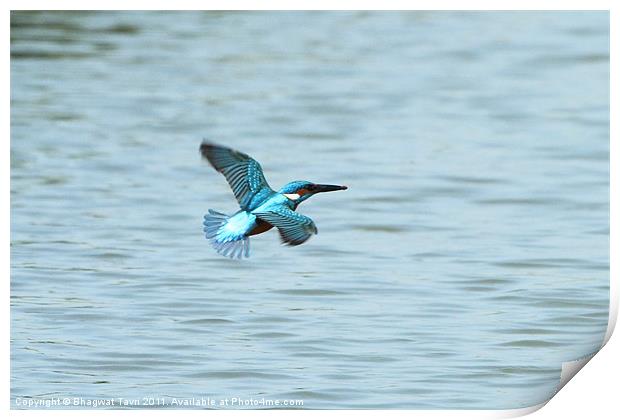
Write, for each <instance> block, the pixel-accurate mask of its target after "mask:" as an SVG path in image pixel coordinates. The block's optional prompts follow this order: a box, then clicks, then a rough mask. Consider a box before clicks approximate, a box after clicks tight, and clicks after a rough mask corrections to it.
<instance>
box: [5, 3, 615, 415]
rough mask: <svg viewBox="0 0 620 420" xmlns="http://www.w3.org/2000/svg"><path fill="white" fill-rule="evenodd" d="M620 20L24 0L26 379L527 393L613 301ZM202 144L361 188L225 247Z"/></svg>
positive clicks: (532, 397) (352, 396)
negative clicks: (294, 243)
mask: <svg viewBox="0 0 620 420" xmlns="http://www.w3.org/2000/svg"><path fill="white" fill-rule="evenodd" d="M608 42H609V26H608V14H607V13H604V12H594V13H586V12H574V13H573V12H551V13H545V12H537V13H525V12H519V13H514V12H513V13H510V12H507V13H473V12H470V13H464V12H461V13H448V12H439V13H429V12H418V13H368V12H365V13H339V12H338V13H336V12H332V13H301V12H298V13H219V12H218V13H154V12H153V13H139V12H125V13H112V12H107V13H66V12H56V13H22V12H18V13H13V14H12V15H11V55H12V60H11V88H12V91H11V103H12V105H11V267H12V271H11V290H12V298H11V303H12V309H11V338H12V342H11V357H12V365H11V379H12V382H11V394H12V404H13V406H14V407H15V399H16V398H22V397H25V398H53V397H75V396H81V397H85V398H118V397H124V398H137V399H141V398H142V397H147V396H150V397H161V398H168V397H180V398H188V397H199V396H208V397H212V398H215V399H218V400H219V399H222V398H227V397H229V398H230V397H241V398H262V397H265V398H269V399H303V400H304V407H305V408H515V407H523V406H527V405H532V404H535V403H539V402H541V401H543V400H546V399H547V398H549V397H550V396H551V395H552V394H553V392H554V390H555V388H556V386H557V384H558V381H559V375H560V369H561V363H562V362H564V361H567V360H571V359H575V358H577V357H580V356H582V355H585V354H588V353H590V352H592V351H595V350H596V349H598V347H599V346H600V344H601V342H602V339H603V336H604V332H605V329H606V325H607V317H608V309H607V308H608V300H609V288H608V285H609V252H608V244H609V102H608V92H609V61H608V55H609V51H608ZM203 137H208V138H210V139H212V140H213V141H216V142H219V143H222V144H225V145H229V146H231V147H234V148H237V149H239V150H242V151H244V152H246V153H248V154H250V155H252V156H253V157H255V158H256V159H257V160H259V161H260V162H261V163H262V165H263V168H264V169H265V172H266V176H267V179H268V180H269V182H270V184H271V185H272V186H273V187H276V188H279V187H280V186H281V185H283V184H284V183H286V182H288V181H290V180H293V179H310V180H312V181H316V182H324V183H338V184H345V185H348V186H349V190H348V191H345V192H339V193H331V194H325V195H322V196H318V197H315V198H313V199H311V200H309V201H308V202H306V203H304V204H303V205H302V206H300V208H299V210H300V212H302V213H304V214H306V215H309V216H310V217H312V218H313V219H314V220H315V222H316V224H317V226H318V228H319V235H318V236H316V237H313V238H312V239H311V240H310V241H309V242H308V243H306V244H304V245H303V246H300V247H296V248H286V247H282V246H280V245H279V238H278V235H277V233H276V232H275V231H270V232H268V233H266V234H264V235H261V236H259V237H255V238H253V240H252V254H253V255H252V258H251V259H250V260H248V261H242V262H239V261H230V260H227V259H225V258H222V257H220V256H219V255H217V254H216V253H215V252H214V251H213V250H212V249H211V247H210V246H209V244H208V243H207V241H206V240H205V239H204V237H203V234H202V227H201V222H202V216H203V214H204V213H206V211H207V209H209V208H213V209H216V210H219V211H223V212H233V211H235V210H236V202H235V201H234V198H233V196H232V194H231V192H230V190H229V188H228V186H227V185H226V182H225V180H224V178H223V177H222V176H220V175H219V174H217V173H216V172H215V171H214V170H212V169H211V168H210V167H209V166H208V165H207V164H205V163H204V162H202V161H201V159H200V157H199V154H198V145H199V143H200V141H201V139H202V138H203Z"/></svg>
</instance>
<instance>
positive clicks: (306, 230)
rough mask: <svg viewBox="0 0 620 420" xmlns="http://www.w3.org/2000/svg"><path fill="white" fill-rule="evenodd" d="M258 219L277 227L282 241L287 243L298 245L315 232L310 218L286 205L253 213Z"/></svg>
mask: <svg viewBox="0 0 620 420" xmlns="http://www.w3.org/2000/svg"><path fill="white" fill-rule="evenodd" d="M254 214H255V215H256V216H257V217H258V218H259V219H262V220H264V221H266V222H269V223H271V224H272V225H274V226H275V227H277V228H278V231H279V232H280V237H281V238H282V242H284V243H286V244H288V245H292V246H294V245H300V244H303V243H304V242H306V241H307V240H308V239H310V237H311V236H312V235H315V234H316V233H317V228H316V226H315V225H314V222H313V221H312V219H311V218H309V217H307V216H304V215H303V214H300V213H297V212H295V211H293V210H291V209H289V208H288V207H284V206H278V207H274V208H271V209H269V211H265V212H261V213H254Z"/></svg>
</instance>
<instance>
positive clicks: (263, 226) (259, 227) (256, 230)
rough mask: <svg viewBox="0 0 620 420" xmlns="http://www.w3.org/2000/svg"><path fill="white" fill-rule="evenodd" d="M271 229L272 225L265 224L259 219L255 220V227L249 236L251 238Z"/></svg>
mask: <svg viewBox="0 0 620 420" xmlns="http://www.w3.org/2000/svg"><path fill="white" fill-rule="evenodd" d="M272 227H273V225H272V224H271V223H269V222H265V221H264V220H261V219H256V227H255V228H254V229H252V230H251V231H250V233H249V235H250V236H252V235H258V234H259V233H263V232H267V231H268V230H269V229H271V228H272Z"/></svg>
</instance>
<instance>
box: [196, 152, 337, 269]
mask: <svg viewBox="0 0 620 420" xmlns="http://www.w3.org/2000/svg"><path fill="white" fill-rule="evenodd" d="M200 154H201V155H202V157H203V158H205V159H206V160H207V161H209V163H210V164H211V166H213V167H214V168H215V170H216V171H218V172H219V173H221V174H222V175H224V177H225V178H226V181H228V184H229V185H230V187H231V188H232V190H233V193H234V194H235V198H236V199H237V201H238V202H239V207H240V210H239V211H238V212H236V213H235V214H233V215H230V216H229V215H226V214H223V213H220V212H217V211H215V210H212V209H209V213H208V214H206V215H205V216H204V221H203V225H204V229H203V230H204V232H205V237H206V238H207V239H208V240H209V242H211V245H212V246H213V248H215V250H216V251H217V252H218V253H220V254H221V255H224V256H226V257H229V258H236V259H241V258H248V257H249V256H250V236H252V235H258V234H260V233H263V232H266V231H268V230H269V229H271V228H273V227H274V226H275V227H276V228H277V229H278V232H279V233H280V239H281V240H282V243H283V244H286V245H290V246H296V245H301V244H303V243H304V242H306V241H307V240H308V239H310V237H311V236H312V235H315V234H316V233H317V232H318V231H317V228H316V226H315V224H314V222H313V221H312V219H310V218H309V217H308V216H304V215H303V214H301V213H298V212H296V211H295V210H296V209H297V206H299V204H301V203H302V202H304V201H306V200H307V199H308V198H310V197H312V196H313V195H314V194H317V193H322V192H328V191H340V190H346V189H347V187H345V186H344V185H329V184H315V183H313V182H310V181H293V182H289V183H288V184H286V185H285V186H283V187H282V188H280V190H279V191H274V190H272V189H271V187H270V186H269V184H268V183H267V180H266V179H265V175H263V169H262V168H261V166H260V164H259V163H258V162H257V161H255V160H254V159H252V158H251V157H250V156H248V155H246V154H245V153H241V152H238V151H236V150H233V149H229V148H228V147H223V146H219V145H216V144H212V143H209V142H208V141H206V140H204V141H203V142H202V144H201V145H200Z"/></svg>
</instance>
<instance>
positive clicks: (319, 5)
mask: <svg viewBox="0 0 620 420" xmlns="http://www.w3.org/2000/svg"><path fill="white" fill-rule="evenodd" d="M6 3H7V5H8V9H7V11H6V12H5V13H4V14H3V15H2V18H1V22H2V27H3V28H4V37H3V46H4V51H5V54H6V55H5V57H9V56H10V45H9V39H10V38H9V33H8V32H9V19H10V15H9V10H11V9H15V10H37V9H44V10H62V9H74V10H79V9H100V10H112V9H115V10H141V9H145V10H147V9H153V10H183V9H189V10H199V9H212V10H610V11H611V39H612V43H611V46H612V48H611V85H610V88H611V92H612V95H611V103H610V104H611V105H610V106H611V109H610V110H611V116H612V118H610V121H611V132H610V133H611V139H613V140H612V142H611V151H610V160H611V162H610V164H611V168H610V171H611V172H610V175H611V184H610V208H611V210H610V214H614V215H617V214H618V211H619V207H618V197H620V191H618V183H617V182H615V181H614V180H617V179H618V171H617V167H618V150H617V141H618V129H617V121H618V119H619V118H618V117H619V116H618V115H617V114H618V113H617V109H618V86H617V74H618V70H619V67H618V56H617V52H618V51H617V48H614V47H616V46H617V42H614V41H615V40H616V38H617V35H618V33H617V32H618V30H617V28H618V26H619V24H620V22H619V20H618V7H617V6H615V7H614V2H613V1H611V0H608V1H606V0H590V1H576V0H572V1H569V0H565V1H561V2H560V1H557V0H521V1H499V0H495V1H492V0H477V1H467V2H464V1H461V2H459V1H458V0H435V1H426V2H423V1H414V0H410V1H393V0H383V1H376V0H372V1H371V0H357V1H352V0H339V1H325V0H317V1H308V0H301V1H295V2H292V1H283V0H271V1H268V2H265V1H263V2H261V3H260V5H261V6H262V7H258V5H257V2H256V1H248V0H230V1H203V2H200V1H190V0H176V1H175V2H174V4H173V5H171V4H170V3H169V2H166V1H161V0H149V1H146V0H131V1H130V0H125V1H122V2H120V1H106V2H104V1H100V0H97V1H91V2H88V3H87V4H84V2H83V1H75V0H57V1H54V2H53V3H50V2H49V1H41V0H38V1H37V0H31V1H8V2H6ZM616 3H617V2H616ZM84 6H88V7H84ZM171 6H172V7H171ZM9 75H10V62H9V60H7V61H6V62H5V65H4V66H3V80H4V86H5V90H4V91H5V92H9V90H10V76H9ZM2 111H3V112H2V122H3V124H2V126H3V127H5V138H6V139H10V97H8V95H7V96H6V97H5V100H4V101H3V102H2ZM4 144H5V146H4V153H3V154H2V160H3V164H2V165H0V171H2V175H3V177H2V179H3V182H2V186H3V192H4V194H3V200H2V206H1V207H0V211H1V212H2V216H3V219H4V220H5V221H9V223H4V224H3V225H2V232H3V233H4V237H5V238H9V237H10V204H9V203H10V173H9V169H10V143H9V141H6V142H5V143H4ZM610 222H611V225H610V235H611V241H610V257H611V256H616V255H618V252H619V248H618V224H617V222H616V220H615V219H614V218H613V217H612V218H611V221H610ZM2 248H3V252H2V266H3V268H4V270H5V271H4V272H5V273H7V272H8V273H7V276H6V277H5V282H4V291H5V296H6V300H5V306H4V310H3V311H2V317H3V321H4V323H3V324H4V326H5V327H9V326H10V298H9V297H10V281H9V279H10V246H9V241H7V240H6V239H5V242H4V243H3V245H2ZM616 260H617V257H616V258H611V261H610V263H611V266H610V296H611V304H610V322H609V325H608V329H607V333H606V337H605V342H606V343H607V342H608V341H609V339H610V337H611V334H612V332H613V329H614V327H615V323H616V320H617V314H618V285H617V277H618V276H617V274H618V272H617V264H616ZM3 332H4V341H3V343H4V345H3V346H2V356H3V357H2V368H3V371H4V372H5V381H3V382H2V385H1V386H2V390H3V391H4V392H3V396H4V398H2V399H0V407H2V408H3V410H2V411H4V412H5V413H7V412H8V413H7V414H8V415H10V416H15V417H26V418H32V417H33V416H37V417H38V416H52V417H54V416H62V417H63V418H65V417H67V418H81V417H83V416H84V414H86V413H84V412H83V411H81V410H74V411H62V412H61V411H38V410H24V411H19V410H12V411H10V410H9V407H10V404H9V403H10V387H9V379H10V378H9V376H10V369H9V363H8V362H9V354H10V332H9V328H4V329H3ZM617 341H618V340H617V339H616V340H615V341H614V340H611V342H612V343H613V344H612V345H611V346H610V345H607V346H606V348H605V349H603V350H602V351H601V354H605V355H606V358H605V363H604V364H602V365H601V363H598V360H597V359H598V358H599V357H600V358H601V359H602V356H601V355H596V356H595V357H594V359H593V360H594V361H593V362H592V363H591V364H592V365H596V368H597V369H598V371H594V372H593V371H592V370H590V369H589V366H587V367H586V368H585V369H584V370H585V371H587V372H588V374H589V375H588V376H587V377H586V375H585V374H584V375H583V376H584V377H583V378H580V379H579V381H572V383H575V382H579V385H580V386H579V387H577V386H576V384H575V385H574V386H573V384H572V383H571V384H569V385H568V386H567V388H572V389H573V390H574V389H579V392H580V393H579V394H576V395H573V398H570V399H567V398H563V395H562V394H563V393H564V391H561V392H560V393H559V394H558V395H557V396H556V397H554V398H553V400H552V401H556V400H558V402H559V400H562V401H563V403H564V405H563V406H561V407H558V405H559V404H557V403H554V404H550V405H551V406H553V407H549V409H551V408H553V409H554V410H555V415H559V416H561V418H563V419H572V418H582V417H583V415H585V414H584V413H585V412H584V410H583V408H584V407H587V408H586V410H590V409H591V408H590V407H588V402H587V401H588V394H589V395H590V399H593V398H594V399H596V397H597V396H599V395H601V394H603V395H605V391H607V395H608V397H607V399H604V400H601V399H600V398H598V399H596V401H597V404H598V406H597V408H598V409H597V410H596V411H598V412H599V414H598V415H597V418H599V419H604V418H613V416H614V415H615V414H617V409H616V408H617V405H616V403H615V399H616V398H614V397H613V396H612V395H613V394H611V392H613V390H615V389H617V387H616V386H612V384H613V383H617V378H616V376H615V375H617V374H618V363H617V360H616V359H615V358H614V357H613V354H614V351H612V350H611V349H609V347H614V348H615V353H618V349H617V347H618V344H617V343H616V342H617ZM588 360H590V359H588ZM582 364H583V363H579V362H577V363H572V364H571V363H567V364H566V365H567V366H569V367H571V368H572V369H573V371H574V370H575V367H578V368H581V367H583V366H580V365H582ZM594 367H595V366H592V368H593V369H594ZM578 370H579V369H577V370H576V371H578ZM576 371H575V372H573V373H576ZM610 373H611V375H610ZM566 375H567V373H565V372H563V376H564V377H565V378H566V377H567V376H566ZM612 375H614V376H613V377H610V376H612ZM580 376H581V375H580ZM586 381H589V382H587V383H585V382H586ZM584 385H585V386H584ZM610 390H611V392H610ZM566 393H567V394H568V391H567V392H566ZM584 398H585V401H584ZM580 400H581V402H580ZM605 404H607V408H605ZM544 405H545V404H540V405H537V406H533V407H527V408H523V409H516V410H489V411H482V410H468V411H444V410H435V411H427V410H364V411H356V410H340V411H330V412H329V413H327V412H326V411H321V413H323V415H326V414H328V417H331V416H333V415H338V417H349V418H358V417H360V416H362V417H364V416H370V415H374V413H377V414H379V415H381V416H386V415H387V416H389V417H395V418H400V417H403V418H404V417H407V418H411V417H412V416H415V417H418V418H424V419H435V418H455V417H458V418H471V419H486V418H506V417H515V416H521V415H525V414H528V413H531V412H534V411H536V410H538V409H539V408H540V407H542V406H544ZM575 407H578V408H580V409H582V410H581V411H579V410H574V409H573V408H575ZM601 408H604V410H602V411H601V410H600V409H601ZM377 411H379V412H377ZM549 411H550V410H549ZM549 411H547V410H542V411H541V412H539V413H537V414H536V415H537V416H539V417H540V416H542V415H544V416H545V417H544V418H549V417H550V416H553V417H551V418H554V417H555V415H554V412H551V413H549ZM316 413H317V412H316V411H288V410H286V411H284V410H282V411H280V410H275V411H274V410H265V411H261V410H248V411H238V410H234V411H224V410H217V411H211V412H209V413H208V415H209V416H212V415H213V416H217V417H219V418H229V417H233V416H234V417H235V418H237V417H238V416H242V415H243V416H250V417H266V416H269V417H281V418H287V419H288V418H290V417H291V416H294V417H297V418H300V417H306V418H307V417H308V416H312V417H314V416H315V415H316ZM547 413H549V414H550V416H546V414H547ZM576 413H580V414H579V416H581V417H577V414H576ZM111 414H112V415H114V416H121V417H125V416H127V417H135V416H140V417H142V416H153V415H154V416H155V417H160V416H164V415H165V416H167V415H173V416H175V417H176V416H180V415H181V416H184V417H196V418H198V417H199V416H200V417H201V418H202V417H203V416H205V412H203V411H189V410H184V411H173V412H169V411H168V412H162V411H151V410H136V411H116V410H115V411H113V412H112V411H98V410H90V411H88V413H87V415H88V416H89V417H91V416H92V417H104V416H109V415H111Z"/></svg>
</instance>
